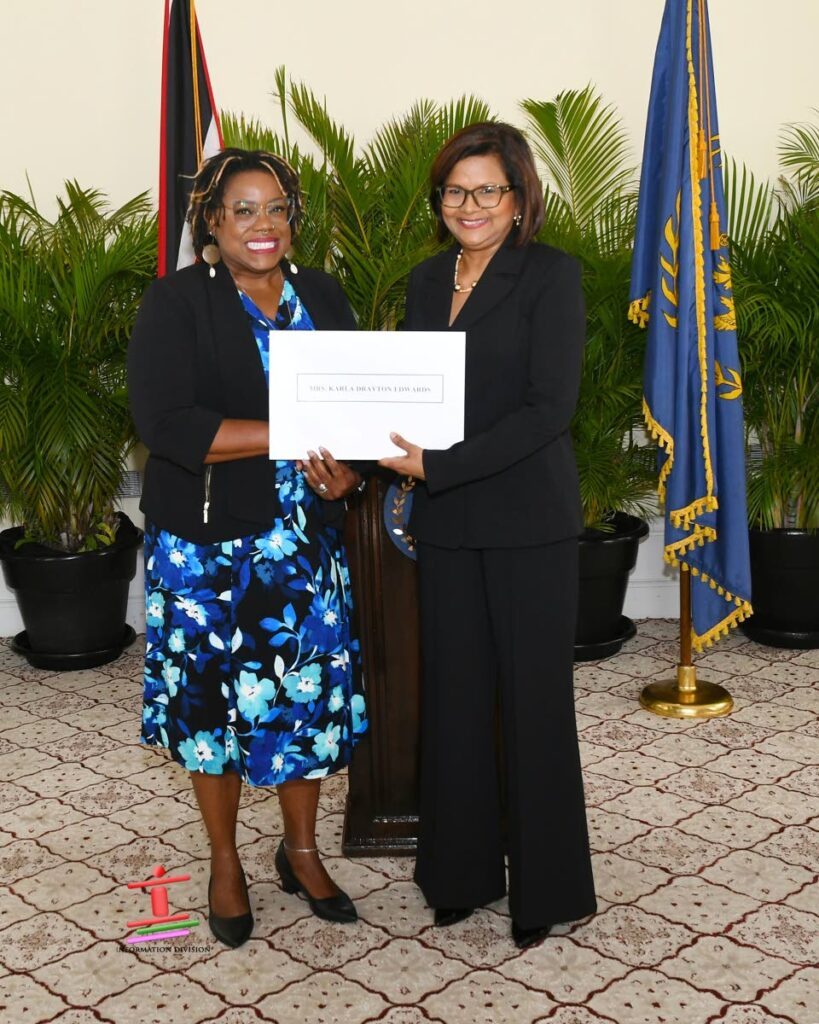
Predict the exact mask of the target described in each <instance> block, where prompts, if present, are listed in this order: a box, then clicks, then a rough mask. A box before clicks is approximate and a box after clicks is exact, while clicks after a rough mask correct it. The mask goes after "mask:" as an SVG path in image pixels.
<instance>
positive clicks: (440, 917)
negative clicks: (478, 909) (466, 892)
mask: <svg viewBox="0 0 819 1024" xmlns="http://www.w3.org/2000/svg"><path fill="white" fill-rule="evenodd" d="M473 913H474V910H473V908H472V907H436V908H435V927H436V928H448V927H449V925H451V924H457V923H458V922H459V921H465V920H466V919H467V918H468V917H472V915H473Z"/></svg>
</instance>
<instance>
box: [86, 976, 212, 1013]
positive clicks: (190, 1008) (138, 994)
mask: <svg viewBox="0 0 819 1024" xmlns="http://www.w3.org/2000/svg"><path fill="white" fill-rule="evenodd" d="M224 1006H225V1004H224V1002H223V1001H222V1000H221V999H219V998H218V997H217V996H215V995H212V994H211V993H210V992H206V991H205V989H204V988H203V987H202V986H201V985H199V984H198V983H197V982H195V981H192V980H191V979H190V978H187V977H185V975H183V974H157V975H156V976H155V977H153V978H149V979H148V980H147V981H142V982H140V983H139V984H137V985H130V986H129V987H128V988H127V989H126V990H125V991H124V992H122V993H121V994H120V995H114V996H109V998H107V999H103V1001H102V1002H101V1003H100V1004H99V1007H98V1008H99V1010H100V1011H101V1012H102V1013H103V1014H106V1015H108V1016H109V1017H111V1018H112V1019H113V1020H115V1021H117V1022H118V1024H119V1022H122V1024H126V1022H127V1024H132V1022H133V1024H137V1022H139V1024H168V1021H190V1022H191V1024H196V1022H198V1021H200V1020H203V1019H204V1018H206V1017H208V1016H211V1017H212V1016H214V1015H215V1014H216V1013H217V1012H218V1011H220V1010H222V1009H224Z"/></svg>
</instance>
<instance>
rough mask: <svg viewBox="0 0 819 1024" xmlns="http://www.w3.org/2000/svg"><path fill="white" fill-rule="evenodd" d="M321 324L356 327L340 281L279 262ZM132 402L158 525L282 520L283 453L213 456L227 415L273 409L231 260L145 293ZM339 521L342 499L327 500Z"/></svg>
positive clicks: (256, 527) (220, 534)
mask: <svg viewBox="0 0 819 1024" xmlns="http://www.w3.org/2000/svg"><path fill="white" fill-rule="evenodd" d="M281 266H282V269H283V271H284V275H285V277H287V278H289V279H290V280H291V282H292V284H293V287H294V288H295V289H296V291H297V292H298V294H299V298H300V299H301V301H302V303H303V304H304V306H305V308H306V309H307V311H308V312H309V314H310V317H311V319H312V321H313V323H314V324H315V326H316V328H317V329H323V330H350V331H353V330H355V329H356V324H355V319H354V318H353V314H352V311H351V309H350V307H349V305H348V303H347V299H346V297H345V295H344V292H343V291H342V289H341V287H340V285H339V284H338V283H337V282H336V281H335V280H333V278H331V277H330V276H329V275H327V274H324V273H322V272H321V271H318V270H309V269H307V268H303V267H300V268H299V269H298V273H297V275H295V276H294V275H293V274H292V273H291V272H290V269H289V267H288V264H287V263H282V264H281ZM128 387H129V396H130V402H131V412H132V414H133V418H134V423H135V424H136V428H137V432H138V434H139V436H140V438H141V439H142V440H143V441H144V443H145V444H146V446H147V447H148V449H149V451H150V458H149V459H148V463H147V466H146V469H145V482H144V485H143V489H142V501H141V503H140V508H141V509H142V510H143V512H144V513H145V515H146V516H147V517H148V518H149V519H150V520H152V521H153V522H154V523H156V525H157V526H159V527H161V528H163V529H167V530H170V531H171V532H172V533H175V534H177V535H178V536H180V537H184V538H185V539H186V540H189V541H194V542H195V543H200V544H206V543H212V542H216V541H221V540H230V539H232V538H234V537H242V536H248V535H250V534H252V533H257V532H259V531H260V530H262V529H269V528H270V527H271V526H273V524H274V520H275V512H276V502H275V462H271V461H270V460H269V459H268V458H267V457H266V456H258V457H255V458H251V459H237V460H236V461H233V462H220V463H214V464H213V465H212V466H210V467H209V468H210V470H211V473H210V508H209V513H208V522H207V523H205V522H204V516H203V505H204V502H205V468H206V467H205V465H204V458H205V456H206V455H207V453H208V450H209V449H210V446H211V444H212V442H213V438H214V437H215V435H216V431H217V430H218V429H219V425H220V424H221V422H222V420H223V419H224V418H229V419H258V420H266V419H267V418H268V414H269V413H268V392H267V385H266V382H265V377H264V370H263V368H262V361H261V359H260V358H259V351H258V347H257V345H256V339H255V337H254V336H253V331H252V329H251V327H250V323H249V320H248V316H247V313H246V312H245V310H244V307H243V306H242V302H241V299H240V298H239V295H238V292H237V289H236V285H235V283H234V281H233V278H232V277H231V275H230V273H229V271H228V270H227V269H226V268H225V266H224V264H221V263H220V264H218V266H217V267H216V277H214V278H211V277H210V276H209V275H208V267H207V266H206V265H205V264H203V263H198V264H196V265H194V266H192V267H186V268H185V269H184V270H181V271H179V272H177V273H175V274H171V275H169V276H168V277H163V278H160V279H158V280H157V281H154V282H153V283H152V284H151V285H150V286H149V288H148V289H147V291H146V292H145V295H144V297H143V299H142V304H141V306H140V308H139V313H138V315H137V318H136V323H135V325H134V331H133V335H132V337H131V342H130V345H129V347H128ZM320 507H321V509H322V514H323V517H324V520H325V522H327V523H328V524H329V525H332V526H340V525H341V522H342V520H343V515H344V502H343V501H328V502H322V503H321V505H320Z"/></svg>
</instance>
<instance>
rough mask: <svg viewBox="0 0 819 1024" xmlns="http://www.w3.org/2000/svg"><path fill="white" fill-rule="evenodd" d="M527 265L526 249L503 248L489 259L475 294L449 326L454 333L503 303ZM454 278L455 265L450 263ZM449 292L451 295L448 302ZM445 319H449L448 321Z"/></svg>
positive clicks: (463, 329) (465, 328)
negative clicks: (525, 264) (524, 265)
mask: <svg viewBox="0 0 819 1024" xmlns="http://www.w3.org/2000/svg"><path fill="white" fill-rule="evenodd" d="M525 261H526V246H523V247H521V248H518V249H515V248H513V247H512V246H510V245H508V244H506V245H503V246H501V248H500V249H498V251H497V252H496V253H495V255H494V256H493V257H492V260H491V261H490V263H489V266H488V267H487V268H486V270H485V271H484V272H483V274H482V275H481V278H480V280H479V281H478V283H477V285H476V286H475V289H474V291H473V292H472V294H471V295H470V296H469V298H468V299H467V300H466V302H465V303H464V305H463V308H462V309H461V311H460V313H459V314H458V315H457V317H456V318H455V319H454V320H453V322H452V330H453V331H466V330H468V329H469V328H470V327H471V326H472V325H473V324H474V323H475V322H476V321H477V320H480V318H481V317H482V316H485V315H486V314H487V313H488V312H489V311H490V310H491V309H492V308H493V307H495V306H497V304H498V303H499V302H500V301H501V300H502V299H504V298H505V297H506V296H507V295H508V294H509V292H510V291H511V290H512V289H513V288H514V286H515V285H516V284H517V282H518V279H519V276H520V272H521V270H522V269H523V264H524V263H525ZM452 267H453V274H454V269H455V261H454V259H453V263H452ZM451 301H452V298H451V291H450V302H451ZM447 319H449V318H448V317H447Z"/></svg>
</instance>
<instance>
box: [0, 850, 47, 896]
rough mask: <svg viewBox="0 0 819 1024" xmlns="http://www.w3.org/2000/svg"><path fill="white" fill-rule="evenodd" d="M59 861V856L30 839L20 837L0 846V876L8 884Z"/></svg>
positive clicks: (34, 873)
mask: <svg viewBox="0 0 819 1024" xmlns="http://www.w3.org/2000/svg"><path fill="white" fill-rule="evenodd" d="M59 863H60V858H59V857H55V856H54V854H53V853H51V852H50V851H49V850H47V849H43V847H42V845H40V844H39V843H35V842H34V841H33V840H31V839H20V840H18V841H17V842H14V843H8V844H7V845H5V846H2V847H0V878H1V879H2V880H3V881H4V882H6V883H7V884H9V885H13V884H14V883H15V882H19V881H20V879H22V878H31V877H33V876H34V875H36V874H37V873H38V872H40V871H42V870H43V869H44V868H53V867H54V866H55V865H56V864H59Z"/></svg>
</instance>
